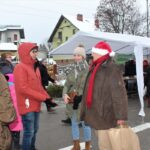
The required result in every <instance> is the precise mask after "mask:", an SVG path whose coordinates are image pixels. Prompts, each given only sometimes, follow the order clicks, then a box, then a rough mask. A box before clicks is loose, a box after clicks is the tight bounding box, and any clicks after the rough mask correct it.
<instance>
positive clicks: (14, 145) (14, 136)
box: [11, 131, 20, 150]
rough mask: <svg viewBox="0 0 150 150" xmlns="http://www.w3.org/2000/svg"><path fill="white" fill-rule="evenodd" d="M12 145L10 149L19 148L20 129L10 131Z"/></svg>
mask: <svg viewBox="0 0 150 150" xmlns="http://www.w3.org/2000/svg"><path fill="white" fill-rule="evenodd" d="M11 135H12V146H11V150H19V149H20V131H12V132H11Z"/></svg>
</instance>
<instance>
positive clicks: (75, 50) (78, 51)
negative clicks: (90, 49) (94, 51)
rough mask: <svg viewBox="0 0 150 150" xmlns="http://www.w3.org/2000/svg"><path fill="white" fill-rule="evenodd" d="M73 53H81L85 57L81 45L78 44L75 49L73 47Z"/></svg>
mask: <svg viewBox="0 0 150 150" xmlns="http://www.w3.org/2000/svg"><path fill="white" fill-rule="evenodd" d="M73 54H74V55H75V54H77V55H81V56H83V57H84V58H86V53H85V48H84V46H83V45H81V44H80V45H78V46H77V47H76V48H75V49H74V52H73Z"/></svg>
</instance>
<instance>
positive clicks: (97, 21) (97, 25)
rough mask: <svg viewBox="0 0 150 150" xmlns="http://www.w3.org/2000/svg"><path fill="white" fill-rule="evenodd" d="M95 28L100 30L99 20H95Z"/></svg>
mask: <svg viewBox="0 0 150 150" xmlns="http://www.w3.org/2000/svg"><path fill="white" fill-rule="evenodd" d="M95 27H96V28H99V20H98V19H95Z"/></svg>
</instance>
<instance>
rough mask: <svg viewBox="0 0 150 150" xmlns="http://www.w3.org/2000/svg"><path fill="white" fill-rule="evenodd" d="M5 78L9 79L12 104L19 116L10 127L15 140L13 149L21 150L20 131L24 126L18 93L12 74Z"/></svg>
mask: <svg viewBox="0 0 150 150" xmlns="http://www.w3.org/2000/svg"><path fill="white" fill-rule="evenodd" d="M5 76H6V78H7V82H8V86H9V90H10V95H11V98H12V102H13V105H14V107H15V110H16V114H17V117H16V119H15V120H14V121H13V122H12V123H11V124H10V125H9V128H10V130H11V132H12V138H13V141H12V149H13V150H19V149H20V145H19V141H20V131H21V130H22V129H23V126H22V119H21V116H20V115H19V112H18V106H17V99H16V92H15V86H14V75H13V74H12V73H11V74H6V75H5Z"/></svg>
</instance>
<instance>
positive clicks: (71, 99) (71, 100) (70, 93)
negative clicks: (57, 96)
mask: <svg viewBox="0 0 150 150" xmlns="http://www.w3.org/2000/svg"><path fill="white" fill-rule="evenodd" d="M67 94H68V96H69V97H70V98H69V99H68V100H69V102H68V103H73V101H74V97H75V96H76V95H77V92H76V91H71V92H68V93H67Z"/></svg>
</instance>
